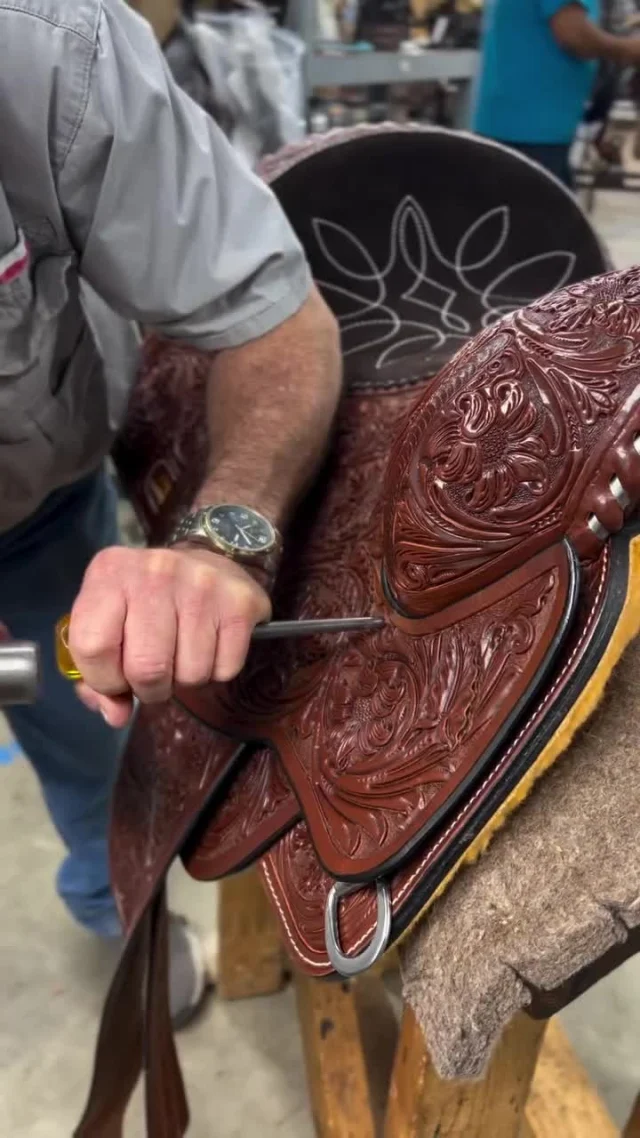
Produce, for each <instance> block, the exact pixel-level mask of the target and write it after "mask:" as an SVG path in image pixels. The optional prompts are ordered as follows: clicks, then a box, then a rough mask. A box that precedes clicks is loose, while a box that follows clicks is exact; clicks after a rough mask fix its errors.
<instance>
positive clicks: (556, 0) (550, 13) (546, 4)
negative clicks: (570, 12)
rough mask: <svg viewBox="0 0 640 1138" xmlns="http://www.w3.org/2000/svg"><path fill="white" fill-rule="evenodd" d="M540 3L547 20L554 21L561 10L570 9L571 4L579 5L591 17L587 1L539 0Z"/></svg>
mask: <svg viewBox="0 0 640 1138" xmlns="http://www.w3.org/2000/svg"><path fill="white" fill-rule="evenodd" d="M538 2H539V4H540V10H541V12H542V15H543V16H544V18H545V20H552V19H553V17H554V16H555V14H556V12H559V11H560V9H561V8H568V7H569V5H570V4H579V5H580V6H581V8H584V9H585V11H586V13H587V15H589V4H588V2H587V0H538Z"/></svg>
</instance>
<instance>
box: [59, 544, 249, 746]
mask: <svg viewBox="0 0 640 1138" xmlns="http://www.w3.org/2000/svg"><path fill="white" fill-rule="evenodd" d="M270 615H271V603H270V601H269V597H268V596H267V594H266V592H265V591H264V590H263V589H262V588H261V587H260V585H258V584H257V583H256V582H255V581H254V580H253V578H252V577H251V576H250V575H249V574H248V573H247V572H246V571H245V570H244V569H243V568H242V566H240V565H237V564H234V562H232V561H229V560H228V559H227V558H225V557H221V556H219V555H218V554H215V553H210V552H208V551H206V550H200V549H191V548H189V549H185V548H184V547H182V548H178V549H175V550H167V549H120V548H113V549H107V550H105V551H104V552H103V553H99V554H98V556H97V557H96V558H95V559H94V561H93V562H92V563H91V565H90V566H89V569H88V570H87V573H86V575H85V579H84V582H83V585H82V589H81V591H80V594H79V596H78V598H77V600H76V603H75V605H74V607H73V612H72V615H71V627H70V630H69V647H70V649H71V652H72V655H73V658H74V660H75V662H76V664H77V666H78V670H79V671H80V672H81V674H82V676H83V677H84V683H82V684H80V685H79V687H78V694H79V695H80V698H81V699H82V700H83V702H84V703H85V704H86V705H87V706H88V707H89V708H91V710H93V711H100V712H101V713H102V714H103V716H104V717H105V719H106V720H107V722H108V723H109V724H110V725H111V726H112V727H123V726H124V725H125V724H126V723H127V721H128V719H129V717H130V715H131V711H132V708H133V696H134V695H136V696H138V698H139V699H140V700H141V702H143V703H159V702H162V701H163V700H166V699H168V698H169V697H170V695H171V692H172V690H173V687H174V685H175V684H181V685H184V686H187V687H188V686H200V685H202V684H206V683H209V682H210V681H212V680H218V681H227V680H230V679H233V677H234V676H236V675H237V674H238V672H239V671H240V670H241V668H242V666H243V664H244V662H245V659H246V657H247V652H248V650H249V642H250V638H251V633H252V632H253V629H254V628H255V626H256V624H259V623H261V622H262V621H266V620H269V618H270Z"/></svg>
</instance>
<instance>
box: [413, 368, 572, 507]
mask: <svg viewBox="0 0 640 1138" xmlns="http://www.w3.org/2000/svg"><path fill="white" fill-rule="evenodd" d="M501 363H502V361H501ZM550 450H551V440H550V439H548V438H547V437H546V432H545V424H544V422H542V421H541V415H540V412H539V410H538V408H537V407H536V406H535V404H534V403H533V402H532V401H531V399H530V398H529V396H528V395H527V394H526V392H525V391H524V390H523V388H522V386H521V384H519V383H517V382H516V381H515V380H513V379H511V378H501V379H499V380H497V381H496V382H494V383H487V384H485V385H483V386H481V387H476V388H474V389H473V390H471V391H463V392H462V393H461V394H460V395H458V396H457V398H456V399H454V401H453V404H452V406H451V409H450V410H449V411H448V412H447V413H446V414H445V418H444V421H443V423H442V424H441V426H440V427H437V428H436V429H435V430H434V431H433V433H432V435H431V436H430V438H429V440H428V443H427V446H426V447H425V455H424V457H425V459H426V460H428V461H429V462H430V463H433V466H434V469H433V471H432V473H433V476H434V478H435V480H436V482H437V481H441V482H443V483H449V484H457V485H459V486H462V487H463V488H464V501H465V503H466V505H467V506H468V507H470V508H471V509H474V510H480V511H482V510H490V509H495V508H496V507H500V506H504V505H505V504H506V503H507V502H509V501H510V500H511V499H512V498H513V497H514V495H515V494H516V493H517V491H518V490H519V489H520V487H522V486H526V487H527V489H528V490H529V492H530V493H532V494H535V495H540V494H543V493H544V492H545V491H546V489H547V487H548V484H549V471H548V466H547V461H548V459H549V456H550Z"/></svg>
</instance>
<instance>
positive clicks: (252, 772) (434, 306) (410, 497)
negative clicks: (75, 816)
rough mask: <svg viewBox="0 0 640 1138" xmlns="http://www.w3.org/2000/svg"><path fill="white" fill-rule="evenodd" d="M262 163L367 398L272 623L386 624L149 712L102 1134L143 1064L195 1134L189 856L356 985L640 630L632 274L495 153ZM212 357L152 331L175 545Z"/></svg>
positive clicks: (131, 785) (154, 1113)
mask: <svg viewBox="0 0 640 1138" xmlns="http://www.w3.org/2000/svg"><path fill="white" fill-rule="evenodd" d="M267 174H268V176H270V179H271V182H272V185H273V187H274V190H275V191H276V193H277V194H278V196H279V197H280V200H281V201H282V203H283V205H284V208H285V209H286V211H287V212H288V214H289V216H290V218H291V220H292V222H293V224H294V226H295V228H296V230H297V232H298V234H299V236H300V238H301V240H302V241H303V243H304V245H305V248H306V250H307V253H308V255H309V258H310V261H311V264H312V268H313V271H314V275H315V277H316V279H317V280H318V282H319V284H320V285H321V287H322V288H323V291H324V294H325V296H326V297H327V299H328V300H329V301H330V303H331V304H332V306H333V308H334V311H335V312H336V314H337V316H338V318H339V321H340V324H341V327H342V334H343V348H344V358H345V372H346V388H347V390H346V394H345V398H344V402H343V405H342V408H341V411H340V414H339V418H338V423H337V428H336V435H335V440H334V444H333V448H332V452H331V455H330V458H329V460H328V462H327V465H326V468H325V469H324V471H323V472H322V474H321V476H320V477H319V479H318V482H317V485H316V487H315V488H314V490H313V491H312V493H311V494H310V495H309V497H308V499H307V500H306V501H305V503H304V504H303V506H302V507H301V509H300V511H299V513H298V516H297V518H296V521H295V523H294V525H293V527H292V530H291V532H290V533H289V535H288V540H287V554H286V557H285V562H284V564H283V568H282V573H281V576H280V579H279V581H278V584H277V587H276V591H275V595H274V614H275V615H276V616H277V617H285V616H289V617H291V616H293V617H335V616H360V615H363V614H364V615H366V614H379V615H381V616H382V617H383V618H384V625H383V627H382V628H380V629H379V630H377V631H375V632H367V633H359V634H356V635H340V636H338V637H335V636H331V637H329V636H325V637H321V636H318V637H314V638H311V639H308V640H296V641H289V642H278V643H274V642H271V643H269V644H262V645H256V646H255V647H254V648H253V649H252V652H251V655H250V658H249V661H248V663H247V666H246V668H245V670H244V672H243V673H242V675H241V676H240V678H239V679H238V680H237V681H236V682H234V683H233V684H231V685H228V686H215V687H208V688H206V689H201V690H193V689H192V690H188V691H186V690H185V691H180V692H178V693H176V698H175V700H174V701H173V702H172V703H171V704H170V705H168V706H164V707H161V708H154V709H144V711H143V712H141V714H140V717H139V718H138V721H137V724H136V726H135V728H134V731H133V734H132V738H131V741H130V744H129V747H128V749H127V751H126V754H125V756H124V760H123V764H122V768H121V771H120V776H119V780H118V784H117V787H116V790H115V796H114V805H113V821H112V832H111V856H112V870H113V884H114V890H115V895H116V898H117V901H118V905H119V907H120V911H121V914H122V919H123V922H124V924H125V927H126V930H127V934H128V941H127V948H126V951H125V954H124V956H123V958H122V961H121V964H120V967H119V969H118V972H117V974H116V976H115V978H114V982H113V985H112V988H111V991H110V993H109V996H108V1000H107V1004H106V1007H105V1011H104V1016H103V1021H102V1026H101V1030H100V1036H99V1040H98V1048H97V1057H96V1067H95V1074H94V1081H93V1086H92V1090H91V1095H90V1100H89V1103H88V1106H87V1108H86V1112H85V1115H84V1118H83V1120H82V1122H81V1123H80V1125H79V1127H78V1129H77V1131H76V1134H77V1136H78V1138H118V1136H119V1135H120V1134H121V1133H122V1124H123V1116H124V1111H125V1108H126V1105H127V1102H128V1099H129V1097H130V1094H131V1091H132V1089H133V1087H134V1085H135V1083H136V1081H137V1079H138V1076H139V1073H140V1071H141V1070H142V1069H143V1068H144V1070H145V1074H146V1085H147V1125H148V1131H149V1134H150V1135H151V1136H152V1138H180V1136H182V1135H183V1134H184V1132H185V1129H186V1126H187V1117H188V1116H187V1108H186V1102H185V1096H184V1091H183V1088H182V1082H181V1078H180V1072H179V1068H178V1064H177V1059H176V1054H175V1049H174V1045H173V1039H172V1035H171V1027H170V1019H169V1010H168V996H167V923H166V902H165V893H164V878H165V875H166V872H167V870H168V868H169V865H170V864H171V862H172V860H173V859H174V858H175V857H176V856H178V855H179V856H181V858H182V860H183V862H184V864H185V866H186V868H187V869H188V871H189V872H190V873H191V874H192V875H193V876H194V877H196V878H198V879H200V880H203V881H210V880H214V879H216V878H219V877H222V876H223V875H225V874H229V873H232V872H234V871H237V870H239V869H242V868H243V867H245V866H248V865H250V864H252V863H254V862H257V863H258V864H259V867H260V872H261V874H262V878H263V881H264V884H265V887H266V890H267V892H268V894H269V896H270V898H271V900H272V901H273V904H274V906H275V911H276V913H277V915H278V917H279V920H280V923H281V927H282V935H283V941H284V943H285V945H286V946H287V948H288V949H289V952H290V954H291V956H292V958H293V961H294V963H295V965H296V967H298V968H300V969H303V970H304V971H306V972H308V973H310V974H313V975H315V976H329V975H331V974H335V973H338V974H341V975H345V976H351V975H355V974H357V973H358V972H360V971H361V970H362V969H364V968H366V967H368V966H370V965H371V964H372V963H374V962H375V961H376V960H377V959H378V958H379V957H380V956H381V955H382V954H383V953H384V952H385V951H386V950H387V949H388V948H389V947H390V946H391V945H393V944H394V943H397V942H398V940H399V939H400V938H401V937H402V936H403V935H405V934H406V932H407V930H409V929H410V928H411V926H412V925H413V923H414V922H415V921H416V920H417V919H418V918H419V917H421V916H423V915H424V913H425V912H426V911H427V909H428V908H429V906H430V905H431V904H432V903H433V901H434V899H435V898H436V897H437V896H438V894H439V893H440V892H441V891H442V890H443V889H444V888H445V887H446V885H447V883H448V881H449V880H450V879H451V877H452V875H453V874H454V873H455V872H456V870H457V869H458V868H459V867H460V866H461V865H463V864H464V863H466V862H470V861H472V860H473V859H474V858H476V857H477V856H478V855H479V854H480V853H481V852H482V850H483V848H484V847H485V846H486V844H487V842H488V841H489V839H490V837H491V835H492V834H493V833H494V832H495V830H496V829H497V827H498V826H500V825H501V824H503V822H504V820H505V819H506V817H507V815H508V813H509V812H510V811H511V810H513V809H514V807H515V806H516V805H517V804H518V802H519V801H521V800H522V798H523V797H524V796H525V795H526V793H527V792H528V791H529V789H530V788H531V786H532V785H533V783H534V781H535V780H536V779H537V778H538V777H539V776H540V775H541V774H542V773H543V772H544V771H545V769H547V768H548V767H549V766H550V764H551V763H552V762H553V761H554V760H555V759H556V758H557V757H558V756H559V755H560V754H561V753H562V752H563V751H564V750H566V748H567V747H568V746H569V744H570V742H571V739H572V737H573V735H574V733H575V731H576V730H577V729H578V728H579V727H580V726H581V724H583V723H584V722H585V720H586V719H587V717H588V716H589V715H590V714H591V712H592V711H593V710H594V708H595V706H596V704H597V702H598V699H599V696H600V694H601V692H602V690H603V687H604V684H605V682H606V679H607V677H608V675H609V674H610V673H611V671H612V669H613V667H614V666H615V664H616V662H617V660H618V659H619V657H620V655H621V653H622V651H623V650H624V647H625V645H626V644H627V643H628V641H629V639H630V638H631V637H633V636H635V635H636V634H637V632H638V630H639V628H640V588H638V585H637V584H636V586H635V588H633V585H634V581H635V578H636V577H637V574H638V565H639V559H640V545H639V540H640V525H638V523H636V522H634V520H633V516H634V511H635V509H636V507H637V505H638V503H640V406H639V402H638V401H639V398H640V271H636V270H632V271H628V272H621V273H610V274H608V275H601V276H598V277H595V279H591V280H589V281H587V283H581V282H582V281H583V280H584V278H587V277H594V274H597V273H602V270H603V269H604V268H605V267H606V266H605V264H604V261H603V254H602V251H601V249H600V246H599V245H598V242H597V239H596V238H595V235H594V234H593V231H592V230H591V228H590V226H589V225H588V223H587V221H586V219H585V218H584V216H583V215H582V213H581V212H580V210H579V209H578V207H577V205H576V204H575V203H574V201H573V200H572V198H571V197H570V195H568V194H567V193H566V191H565V190H564V189H563V188H562V187H561V186H560V185H559V184H558V183H556V182H555V181H554V180H553V179H552V178H551V177H548V176H547V175H546V174H544V172H543V171H541V170H538V169H537V168H536V167H534V166H533V165H532V164H531V163H529V162H527V161H526V160H524V159H522V158H520V157H519V156H517V155H515V154H512V153H511V152H509V151H506V150H505V149H503V148H501V147H497V146H494V145H493V144H491V143H485V142H482V141H481V140H477V139H471V138H469V137H465V136H460V135H452V134H449V133H448V132H446V131H439V130H420V129H415V130H405V129H400V128H395V127H393V128H378V129H373V130H371V129H360V130H356V131H351V132H344V133H339V134H337V135H331V136H328V137H327V138H324V139H322V140H319V141H318V140H316V141H310V142H307V143H304V144H301V145H300V146H298V147H296V148H293V149H292V150H289V151H286V152H285V153H284V154H283V155H282V156H280V157H279V158H277V159H276V160H274V161H273V162H272V163H271V164H270V166H269V168H268V170H267ZM470 183H471V184H472V186H473V192H472V193H471V192H470V190H469V186H470ZM576 282H577V283H576ZM563 286H564V287H563ZM543 294H546V295H544V298H543V299H541V300H537V299H536V298H537V297H539V296H541V295H543ZM205 372H206V368H205V363H204V361H203V360H202V358H201V357H200V356H199V355H198V354H197V353H195V352H192V351H188V350H185V349H183V348H180V347H178V346H175V345H173V346H172V345H169V344H166V343H161V342H159V341H157V340H151V341H150V342H149V343H148V345H147V350H146V359H145V367H144V370H143V374H142V377H141V380H140V383H139V385H138V388H137V391H136V393H135V396H134V400H133V405H132V408H131V414H130V418H129V423H128V426H127V429H126V431H125V434H124V436H123V438H122V440H121V442H120V445H119V453H118V454H117V456H116V457H117V458H118V460H119V463H120V468H121V471H122V472H123V476H124V479H125V482H126V484H127V486H128V488H129V491H130V493H131V496H132V499H133V501H134V503H135V504H136V506H137V507H138V511H139V514H140V516H141V518H142V520H143V522H144V524H145V527H146V531H147V535H148V537H149V540H151V541H153V542H158V541H161V540H162V539H163V538H164V537H165V536H166V535H167V533H168V531H169V530H170V528H171V526H172V525H173V523H174V521H175V519H176V517H177V515H178V514H179V513H180V512H182V511H183V510H184V508H185V507H186V506H187V505H188V503H189V502H190V500H191V498H192V496H193V494H194V492H195V490H196V488H197V486H198V484H199V482H200V479H201V477H202V474H203V467H204V460H205V454H206V439H205V437H204V428H203V426H202V424H203V422H204V416H203V414H202V407H203V390H204V383H205Z"/></svg>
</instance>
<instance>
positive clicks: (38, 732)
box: [0, 472, 124, 937]
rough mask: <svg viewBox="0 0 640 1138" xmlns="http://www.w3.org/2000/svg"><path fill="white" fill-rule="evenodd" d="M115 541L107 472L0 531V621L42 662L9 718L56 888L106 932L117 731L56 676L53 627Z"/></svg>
mask: <svg viewBox="0 0 640 1138" xmlns="http://www.w3.org/2000/svg"><path fill="white" fill-rule="evenodd" d="M118 542H119V537H118V523H117V496H116V492H115V489H114V487H113V484H112V482H111V480H110V478H109V477H108V476H107V474H106V472H100V473H99V474H96V475H93V476H91V477H90V478H87V479H84V480H83V481H82V482H79V483H77V484H76V485H74V486H72V487H70V488H67V489H65V490H61V491H58V492H56V493H55V494H53V495H52V496H51V497H50V498H49V499H48V500H47V501H46V502H45V504H44V506H42V507H41V509H40V510H39V511H38V512H37V513H36V514H35V515H34V516H33V517H31V518H29V520H28V521H27V522H25V523H23V524H22V525H20V526H17V527H16V528H15V529H12V530H11V531H10V532H9V533H7V534H3V535H0V620H1V621H3V622H4V623H5V624H6V625H7V626H8V628H9V630H10V632H11V634H12V635H13V636H15V637H16V638H18V639H20V640H37V641H38V642H39V644H40V645H41V649H42V669H43V684H42V691H41V697H40V699H39V701H38V702H37V703H36V704H35V705H34V706H32V707H16V708H10V709H9V711H8V717H9V721H10V724H11V728H12V730H13V732H14V734H15V736H16V738H17V740H18V742H19V744H20V746H21V748H22V750H23V751H24V752H25V754H26V755H27V757H28V758H29V760H30V761H31V763H32V765H33V767H34V769H35V771H36V774H37V776H38V778H39V780H40V785H41V787H42V792H43V795H44V798H45V801H46V804H47V807H48V809H49V813H50V815H51V818H52V820H53V822H54V824H55V826H56V829H57V831H58V833H59V834H60V837H61V838H62V840H63V842H64V844H65V846H66V848H67V856H66V858H65V860H64V861H63V863H62V865H61V867H60V870H59V873H58V878H57V885H58V892H59V894H60V896H61V898H62V899H63V901H64V902H65V904H66V905H67V907H68V908H69V910H70V911H71V913H72V915H73V916H74V917H75V919H76V920H77V921H79V922H80V924H82V925H84V926H85V927H86V928H88V929H91V930H92V931H93V932H95V933H97V934H98V935H100V936H104V937H112V936H117V935H118V934H119V933H120V922H119V919H118V915H117V912H116V907H115V904H114V901H113V897H112V894H111V888H110V884H109V863H108V854H107V826H108V817H109V802H110V796H111V789H112V786H113V781H114V778H115V774H116V770H117V764H118V759H119V755H120V751H121V749H122V745H123V742H124V733H122V732H115V731H112V730H111V728H109V727H107V725H106V723H105V722H104V721H103V719H102V718H101V717H100V716H99V715H96V714H94V713H93V712H90V711H87V710H86V708H85V707H84V706H83V705H82V704H81V703H80V701H79V700H78V698H77V696H76V694H75V691H74V688H73V685H72V684H70V683H69V682H68V681H67V680H65V679H63V678H62V677H61V676H60V675H59V673H58V671H57V668H56V663H55V646H54V628H55V624H56V621H57V620H58V619H59V618H60V616H62V615H64V613H66V612H69V611H70V609H71V606H72V604H73V601H74V599H75V597H76V595H77V593H78V591H79V589H80V585H81V583H82V578H83V575H84V572H85V569H86V568H87V566H88V564H89V562H90V561H91V559H92V557H93V556H94V554H96V553H97V552H98V551H99V550H100V549H103V548H105V547H106V546H108V545H115V544H118Z"/></svg>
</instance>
